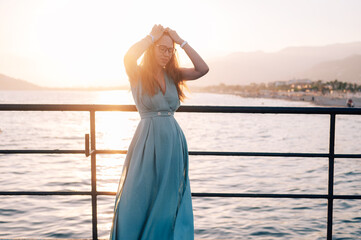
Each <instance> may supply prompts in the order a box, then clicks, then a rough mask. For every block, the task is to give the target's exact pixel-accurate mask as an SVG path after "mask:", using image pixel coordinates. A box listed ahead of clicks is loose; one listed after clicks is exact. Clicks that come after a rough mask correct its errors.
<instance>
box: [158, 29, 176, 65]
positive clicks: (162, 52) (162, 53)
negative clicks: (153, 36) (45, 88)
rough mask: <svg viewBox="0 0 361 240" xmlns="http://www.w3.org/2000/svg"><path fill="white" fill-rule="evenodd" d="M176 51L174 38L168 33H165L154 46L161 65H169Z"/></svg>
mask: <svg viewBox="0 0 361 240" xmlns="http://www.w3.org/2000/svg"><path fill="white" fill-rule="evenodd" d="M173 53H174V48H173V40H172V38H171V37H169V36H168V35H163V36H162V37H161V38H160V39H159V40H158V41H157V42H156V43H155V46H154V56H155V59H156V61H157V63H158V65H159V66H161V67H162V68H163V67H165V65H167V63H168V62H169V60H170V59H171V58H172V56H173Z"/></svg>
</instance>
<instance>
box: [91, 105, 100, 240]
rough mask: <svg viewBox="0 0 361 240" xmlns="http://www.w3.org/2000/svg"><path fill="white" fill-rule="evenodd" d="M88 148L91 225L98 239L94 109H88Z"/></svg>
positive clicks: (95, 238) (95, 237) (94, 239)
mask: <svg viewBox="0 0 361 240" xmlns="http://www.w3.org/2000/svg"><path fill="white" fill-rule="evenodd" d="M90 141H91V144H90V148H91V196H92V227H93V240H97V239H98V219H97V175H96V169H97V165H96V150H95V149H96V144H95V111H94V110H91V111H90Z"/></svg>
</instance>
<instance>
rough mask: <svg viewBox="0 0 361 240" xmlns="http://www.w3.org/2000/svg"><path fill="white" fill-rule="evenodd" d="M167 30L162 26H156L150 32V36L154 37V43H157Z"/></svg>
mask: <svg viewBox="0 0 361 240" xmlns="http://www.w3.org/2000/svg"><path fill="white" fill-rule="evenodd" d="M164 31H165V28H164V27H163V26H162V25H160V24H155V25H154V26H153V28H152V31H151V32H150V35H152V36H153V37H154V42H156V41H157V40H158V39H159V38H160V37H161V36H162V35H163V33H164Z"/></svg>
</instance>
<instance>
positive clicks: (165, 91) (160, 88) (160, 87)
mask: <svg viewBox="0 0 361 240" xmlns="http://www.w3.org/2000/svg"><path fill="white" fill-rule="evenodd" d="M162 72H163V79H164V88H165V90H164V91H163V88H162V86H161V85H160V83H159V82H158V80H157V83H158V86H159V90H160V91H161V92H162V94H163V96H165V94H166V93H167V80H166V73H165V71H163V70H162Z"/></svg>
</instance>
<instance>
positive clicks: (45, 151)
mask: <svg viewBox="0 0 361 240" xmlns="http://www.w3.org/2000/svg"><path fill="white" fill-rule="evenodd" d="M0 154H85V151H84V150H58V149H55V150H30V149H29V150H15V149H14V150H0Z"/></svg>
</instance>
